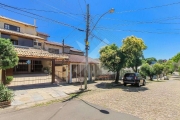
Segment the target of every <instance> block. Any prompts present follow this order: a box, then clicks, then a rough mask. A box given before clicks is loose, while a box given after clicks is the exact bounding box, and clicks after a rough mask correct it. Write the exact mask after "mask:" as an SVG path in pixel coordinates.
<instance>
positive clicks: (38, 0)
mask: <svg viewBox="0 0 180 120" xmlns="http://www.w3.org/2000/svg"><path fill="white" fill-rule="evenodd" d="M36 1H37V2H40V3H42V4H43V5H45V7H46V6H48V7H50V8H53V9H54V10H56V11H57V12H59V11H60V9H59V8H56V7H54V6H52V5H50V4H47V3H45V2H42V1H40V0H36ZM51 2H53V1H51ZM64 13H65V12H64ZM66 14H68V13H67V12H66ZM66 14H64V15H66ZM68 15H69V16H68V17H71V18H73V19H75V18H77V17H75V16H74V15H72V14H68ZM66 16H67V15H66Z"/></svg>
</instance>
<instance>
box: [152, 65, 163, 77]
mask: <svg viewBox="0 0 180 120" xmlns="http://www.w3.org/2000/svg"><path fill="white" fill-rule="evenodd" d="M163 69H164V67H163V65H162V64H160V63H156V64H154V65H153V70H154V73H155V74H156V75H157V79H158V77H159V75H160V74H162V72H163Z"/></svg>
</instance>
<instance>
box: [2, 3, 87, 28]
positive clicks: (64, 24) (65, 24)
mask: <svg viewBox="0 0 180 120" xmlns="http://www.w3.org/2000/svg"><path fill="white" fill-rule="evenodd" d="M0 5H2V6H4V7H8V8H12V9H15V10H19V11H22V12H25V13H28V14H31V15H34V16H37V17H40V18H44V19H46V20H49V21H52V22H56V23H58V24H61V25H63V26H68V27H71V28H74V29H77V30H79V31H84V30H82V29H80V28H77V27H75V26H72V25H69V24H67V23H63V22H59V21H56V20H53V19H50V18H47V17H44V16H41V15H37V14H35V13H31V12H28V11H25V10H21V9H19V8H16V7H13V6H9V5H6V4H2V3H0ZM2 8H3V7H2ZM3 9H4V8H3Z"/></svg>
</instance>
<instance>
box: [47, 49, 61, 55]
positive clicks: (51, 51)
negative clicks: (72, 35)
mask: <svg viewBox="0 0 180 120" xmlns="http://www.w3.org/2000/svg"><path fill="white" fill-rule="evenodd" d="M48 51H49V52H50V53H55V54H59V49H53V48H49V49H48Z"/></svg>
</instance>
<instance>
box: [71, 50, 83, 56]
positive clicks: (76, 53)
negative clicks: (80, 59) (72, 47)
mask: <svg viewBox="0 0 180 120" xmlns="http://www.w3.org/2000/svg"><path fill="white" fill-rule="evenodd" d="M70 54H74V55H84V53H82V52H75V51H70Z"/></svg>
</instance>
